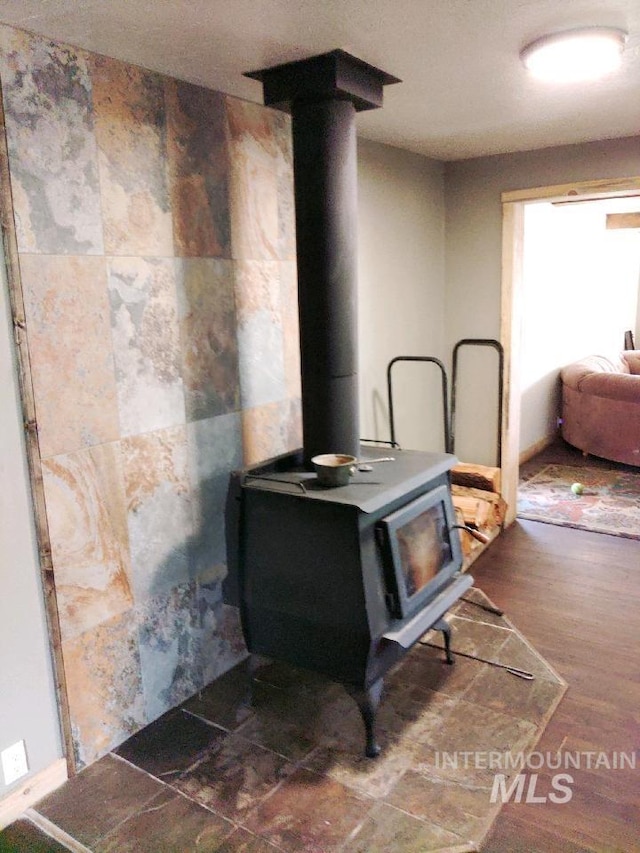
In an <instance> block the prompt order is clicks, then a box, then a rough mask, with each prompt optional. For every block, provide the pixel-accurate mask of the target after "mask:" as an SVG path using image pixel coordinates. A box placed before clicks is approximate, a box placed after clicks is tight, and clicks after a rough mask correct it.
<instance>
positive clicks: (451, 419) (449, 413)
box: [380, 338, 504, 466]
mask: <svg viewBox="0 0 640 853" xmlns="http://www.w3.org/2000/svg"><path fill="white" fill-rule="evenodd" d="M465 346H482V347H491V348H493V349H495V350H496V351H497V353H498V429H497V439H496V456H497V463H496V464H497V465H498V466H500V461H501V456H502V432H501V431H502V407H503V391H504V348H503V346H502V344H501V343H500V342H499V341H496V340H494V339H493V338H462V340H459V341H458V343H457V344H456V345H455V346H454V348H453V355H452V381H451V403H449V394H448V380H447V371H446V369H445V366H444V364H443V363H442V361H440V359H439V358H435V356H428V355H398V356H396V357H395V358H392V359H391V361H390V362H389V364H388V366H387V397H388V405H389V430H390V433H391V441H390V442H389V443H390V444H391V445H392V446H393V447H398V446H399V444H398V442H397V439H396V426H395V412H394V406H393V382H392V368H393V366H394V365H395V364H397V363H398V362H403V361H404V362H407V361H410V362H411V361H412V362H426V363H430V364H434V365H435V366H436V367H437V368H438V369H439V370H440V376H441V387H442V419H443V434H444V449H445V451H446V452H447V453H454V452H455V427H456V401H457V382H458V354H459V351H460V349H461V348H462V347H465ZM380 443H387V442H380Z"/></svg>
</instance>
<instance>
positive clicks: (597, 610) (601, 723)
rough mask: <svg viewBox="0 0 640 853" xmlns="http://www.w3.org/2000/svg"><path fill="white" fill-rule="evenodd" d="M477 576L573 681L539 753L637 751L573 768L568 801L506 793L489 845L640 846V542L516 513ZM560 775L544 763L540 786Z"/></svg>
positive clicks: (601, 849)
mask: <svg viewBox="0 0 640 853" xmlns="http://www.w3.org/2000/svg"><path fill="white" fill-rule="evenodd" d="M472 574H473V576H474V577H475V579H476V585H477V586H479V587H480V588H481V589H482V590H483V591H484V592H486V594H487V595H488V596H489V597H490V598H492V599H493V600H494V601H495V603H496V604H497V605H498V606H500V607H502V608H503V609H504V611H505V613H506V614H507V615H508V616H509V617H510V618H511V619H512V621H513V622H514V623H515V624H516V625H517V627H518V628H519V629H520V630H521V631H522V632H523V633H524V634H525V636H526V637H527V638H528V639H529V640H530V641H531V642H532V643H533V644H534V645H535V647H536V648H537V649H538V650H539V651H540V652H541V654H543V655H544V656H545V657H546V658H547V660H548V661H549V662H550V663H551V665H552V666H554V667H555V669H556V670H557V671H558V672H559V674H560V675H562V676H563V677H564V678H565V679H566V680H567V682H568V683H569V689H568V691H567V693H566V695H565V697H564V698H563V700H562V702H561V703H560V706H559V707H558V709H557V710H556V713H555V715H554V716H553V718H552V719H551V722H550V723H549V725H548V727H547V729H546V731H545V733H544V735H543V738H542V740H541V742H540V744H539V745H538V751H539V752H543V753H545V752H546V751H553V752H554V753H555V752H556V751H558V750H560V752H561V753H565V752H566V751H570V752H572V753H573V752H578V753H580V756H581V764H583V765H586V764H588V758H587V756H586V753H587V751H591V752H593V753H595V754H597V755H600V754H602V753H605V754H606V755H607V756H608V757H610V758H611V757H612V756H613V754H614V753H617V754H620V753H625V754H627V755H629V754H635V755H636V760H637V768H636V769H635V770H634V769H629V768H627V769H624V770H613V769H606V768H604V767H599V768H597V769H588V767H586V766H583V767H581V768H580V769H579V770H575V769H571V770H568V771H567V772H569V773H570V774H571V775H572V776H573V778H574V781H573V784H572V786H571V787H572V798H571V800H570V801H569V802H567V803H564V804H554V803H550V802H546V803H543V804H541V803H529V804H527V803H514V802H509V803H508V804H506V805H505V806H504V807H503V810H502V812H501V814H500V816H499V817H498V820H497V821H496V823H495V824H494V827H493V830H492V832H491V834H490V835H489V837H488V838H487V839H486V841H485V843H484V845H483V847H482V850H483V853H515V851H522V853H524V851H526V853H550V851H553V853H555V851H563V853H577V851H596V853H633V851H640V754H639V752H640V750H639V749H638V748H639V746H640V543H639V542H638V541H636V540H632V539H623V538H619V537H614V536H607V535H604V534H598V533H589V532H584V531H580V530H570V529H568V528H562V527H556V526H553V525H550V524H542V523H540V522H530V521H529V522H528V521H521V522H518V521H517V522H515V523H514V524H513V525H512V526H511V527H510V528H509V529H507V530H506V531H505V532H504V533H503V534H502V536H500V537H499V538H498V540H496V542H495V543H494V544H493V545H492V547H491V548H490V549H489V550H488V551H487V552H485V553H484V554H483V555H482V556H481V557H480V558H479V559H478V561H477V562H476V563H475V564H474V566H473V567H472ZM554 772H559V771H554V770H550V769H546V770H545V769H544V768H543V769H541V770H540V771H539V775H540V779H539V783H540V784H539V789H541V790H542V792H543V793H544V792H545V791H546V792H548V791H549V790H551V777H552V776H553V774H554Z"/></svg>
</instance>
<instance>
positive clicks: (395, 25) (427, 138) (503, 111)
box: [0, 0, 640, 160]
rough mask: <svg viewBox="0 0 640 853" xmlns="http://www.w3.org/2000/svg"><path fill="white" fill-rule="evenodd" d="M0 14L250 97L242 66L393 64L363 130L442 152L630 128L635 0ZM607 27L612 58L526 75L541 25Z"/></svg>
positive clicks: (461, 154) (118, 3)
mask: <svg viewBox="0 0 640 853" xmlns="http://www.w3.org/2000/svg"><path fill="white" fill-rule="evenodd" d="M0 21H1V22H4V23H7V24H12V25H14V26H18V27H21V28H23V29H27V30H31V31H32V32H36V33H40V34H42V35H46V36H48V37H51V38H52V39H56V40H59V41H64V42H67V43H68V44H71V45H75V46H77V47H83V48H86V49H87V50H91V51H95V52H97V53H104V54H107V55H108V56H113V57H116V58H118V59H123V60H126V61H129V62H133V63H135V64H138V65H142V66H144V67H146V68H150V69H153V70H157V71H160V72H163V73H166V74H170V75H172V76H175V77H179V78H182V79H185V80H189V81H192V82H195V83H200V84H203V85H206V86H208V87H211V88H214V89H218V90H220V91H223V92H227V93H229V94H233V95H238V96H240V97H242V98H246V99H249V100H253V101H259V102H261V100H262V87H261V85H260V83H258V82H256V81H253V80H249V79H247V78H245V77H243V73H244V72H246V71H252V70H255V69H259V68H263V67H268V66H270V65H276V64H278V63H281V62H289V61H291V60H294V59H301V58H304V57H307V56H312V55H314V54H316V53H324V52H326V51H329V50H333V49H334V48H342V49H344V50H346V51H348V52H350V53H352V54H354V55H355V56H358V57H360V58H361V59H363V60H365V61H366V62H369V63H371V64H372V65H376V66H378V67H379V68H381V69H382V70H383V71H386V72H388V73H389V74H393V75H395V76H396V77H400V78H401V80H402V81H403V82H402V83H400V84H397V85H393V86H389V87H388V88H386V89H385V106H384V108H383V109H381V110H375V111H372V112H367V113H361V114H359V115H358V119H357V121H358V132H359V133H360V135H362V136H365V137H367V138H369V139H374V140H377V141H380V142H386V143H389V144H391V145H395V146H398V147H401V148H406V149H409V150H411V151H415V152H418V153H421V154H425V155H428V156H430V157H435V158H437V159H442V160H456V159H462V158H466V157H475V156H480V155H485V154H497V153H503V152H508V151H520V150H527V149H532V148H543V147H548V146H551V145H563V144H569V143H573V142H586V141H590V140H595V139H609V138H615V137H622V136H633V135H640V0H0ZM593 25H604V26H615V27H620V28H622V29H625V30H627V32H628V33H629V39H628V42H627V48H626V50H625V54H624V60H623V67H622V70H621V71H620V72H619V73H618V74H616V75H615V76H612V77H609V78H607V79H605V80H603V81H600V82H598V83H589V84H587V85H576V84H572V85H565V86H561V87H558V88H553V87H551V86H549V85H548V84H541V83H536V82H534V81H533V80H531V79H529V78H528V77H527V75H526V74H525V71H524V69H523V68H522V66H521V63H520V61H519V56H518V55H519V52H520V50H521V48H522V47H524V45H525V44H526V43H528V42H529V41H531V40H533V39H534V38H537V37H539V36H541V35H544V34H546V33H549V32H555V31H557V30H561V29H569V28H573V27H577V26H593Z"/></svg>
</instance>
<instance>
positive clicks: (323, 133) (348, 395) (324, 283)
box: [292, 100, 360, 464]
mask: <svg viewBox="0 0 640 853" xmlns="http://www.w3.org/2000/svg"><path fill="white" fill-rule="evenodd" d="M355 114H356V112H355V107H354V106H353V104H352V103H351V102H350V101H346V100H344V101H343V100H328V101H323V102H321V103H294V104H293V107H292V120H293V125H292V130H293V162H294V181H295V200H296V246H297V257H298V310H299V315H300V355H301V370H302V424H303V444H304V454H305V462H306V463H307V464H308V463H309V461H310V459H311V458H312V457H313V456H315V455H316V454H320V453H349V454H351V455H353V456H358V455H359V443H360V442H359V438H360V429H359V412H358V351H357V349H358V336H357V287H356V282H357V272H356V270H357V257H356V253H357V213H358V211H357V153H356V129H355Z"/></svg>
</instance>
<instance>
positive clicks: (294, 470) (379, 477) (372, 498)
mask: <svg viewBox="0 0 640 853" xmlns="http://www.w3.org/2000/svg"><path fill="white" fill-rule="evenodd" d="M383 455H384V456H391V457H393V460H392V461H388V462H376V463H373V464H372V465H371V470H370V471H360V470H356V472H355V473H354V474H353V476H352V477H351V478H350V480H349V484H348V485H346V486H335V487H332V488H329V487H326V486H322V485H321V484H320V483H319V482H318V478H317V476H316V474H315V473H313V472H309V471H306V470H304V469H302V468H300V467H297V466H295V464H293V461H292V466H291V468H289V469H287V467H286V466H284V467H283V465H282V459H280V460H279V464H278V465H277V466H274V470H269V465H268V464H266V465H261V466H257V467H256V468H253V469H249V470H248V471H246V472H245V479H244V482H243V488H245V489H260V490H266V491H272V492H282V493H283V494H291V495H295V496H296V497H299V498H303V499H311V500H319V501H326V502H329V503H339V504H348V505H352V506H356V507H357V508H358V509H359V510H361V511H362V512H365V513H371V512H376V511H377V510H379V509H380V508H382V507H384V506H386V505H387V504H389V503H391V502H393V501H394V500H396V499H397V498H400V497H402V496H403V495H406V494H407V493H408V492H410V491H412V490H413V489H417V488H420V486H422V485H424V484H425V483H429V482H430V481H431V480H434V479H435V478H436V477H439V476H441V475H442V474H445V473H446V472H447V471H449V470H450V469H451V468H452V467H453V466H454V465H455V464H456V463H457V459H456V457H455V456H453V455H452V454H450V453H431V452H427V451H421V450H399V449H395V448H394V449H389V448H380V447H364V446H363V447H361V449H360V455H359V457H358V461H359V462H362V463H365V464H366V462H367V460H368V459H372V460H373V459H379V458H380V457H381V456H383ZM296 457H297V454H292V457H291V458H292V460H295V458H296Z"/></svg>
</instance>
